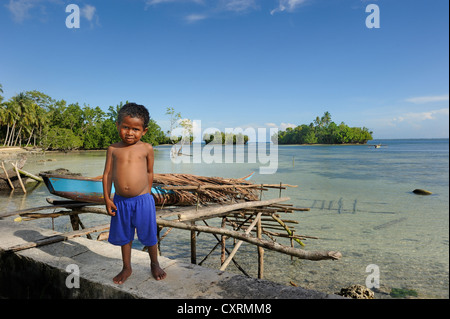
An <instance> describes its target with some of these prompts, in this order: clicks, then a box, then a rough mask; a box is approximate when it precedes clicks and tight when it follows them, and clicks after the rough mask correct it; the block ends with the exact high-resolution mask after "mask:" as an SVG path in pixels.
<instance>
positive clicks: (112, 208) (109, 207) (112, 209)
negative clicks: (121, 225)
mask: <svg viewBox="0 0 450 319" xmlns="http://www.w3.org/2000/svg"><path fill="white" fill-rule="evenodd" d="M105 205H106V211H107V212H108V215H110V216H116V212H117V207H116V205H114V202H113V201H112V200H110V199H107V200H106V201H105Z"/></svg>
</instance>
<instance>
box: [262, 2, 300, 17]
mask: <svg viewBox="0 0 450 319" xmlns="http://www.w3.org/2000/svg"><path fill="white" fill-rule="evenodd" d="M306 1H307V0H279V1H278V8H275V9H273V10H272V11H270V14H271V15H273V14H275V13H277V12H283V11H287V12H292V11H294V10H295V9H297V8H298V7H299V6H300V5H302V4H303V3H305V2H306Z"/></svg>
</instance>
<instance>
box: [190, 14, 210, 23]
mask: <svg viewBox="0 0 450 319" xmlns="http://www.w3.org/2000/svg"><path fill="white" fill-rule="evenodd" d="M206 18H208V16H207V15H204V14H190V15H188V16H186V18H185V20H186V21H187V22H189V23H194V22H197V21H200V20H204V19H206Z"/></svg>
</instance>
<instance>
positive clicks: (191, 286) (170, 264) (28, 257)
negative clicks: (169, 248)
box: [0, 220, 341, 299]
mask: <svg viewBox="0 0 450 319" xmlns="http://www.w3.org/2000/svg"><path fill="white" fill-rule="evenodd" d="M56 234H59V233H57V232H54V231H51V230H47V229H40V228H35V227H32V226H30V225H27V224H26V223H14V222H10V221H4V220H0V296H3V297H7V298H40V299H42V298H44V299H45V298H142V299H194V298H207V299H277V298H279V299H335V298H341V297H340V296H337V295H328V294H325V293H321V292H317V291H313V290H306V289H303V288H300V287H289V286H284V285H281V284H277V283H273V282H270V281H267V280H258V279H254V278H247V277H245V276H241V275H235V274H231V273H227V272H222V271H219V270H214V269H209V268H204V267H201V266H197V265H192V264H187V263H184V262H180V261H178V260H173V259H169V258H166V257H164V256H161V257H160V259H159V260H160V264H161V267H163V268H164V269H165V271H166V272H167V278H166V279H165V280H163V281H156V280H155V279H154V278H153V277H152V276H151V273H150V267H149V257H148V254H147V253H146V252H142V251H138V250H133V252H132V264H133V274H132V275H131V277H130V278H129V279H128V280H127V281H126V282H125V283H124V284H123V285H116V284H114V283H113V282H112V278H113V277H114V276H115V275H116V274H117V273H118V272H119V271H120V269H121V268H122V260H121V253H120V248H119V247H116V246H113V245H111V244H109V243H106V242H99V241H95V240H89V239H86V238H75V239H71V240H68V241H64V242H59V243H54V244H51V245H46V246H42V247H38V248H30V249H27V250H23V251H20V252H17V253H11V252H6V251H5V250H7V249H8V248H9V247H12V246H15V245H19V244H23V243H26V242H30V241H35V240H37V239H39V238H42V237H44V236H51V235H56ZM68 265H76V266H78V268H79V275H80V286H79V288H68V287H67V286H66V279H67V278H68V276H70V275H72V276H73V273H71V272H67V271H66V267H67V266H68ZM69 279H70V278H69Z"/></svg>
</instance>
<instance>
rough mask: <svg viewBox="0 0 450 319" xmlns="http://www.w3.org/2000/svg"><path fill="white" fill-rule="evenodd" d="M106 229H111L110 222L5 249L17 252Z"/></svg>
mask: <svg viewBox="0 0 450 319" xmlns="http://www.w3.org/2000/svg"><path fill="white" fill-rule="evenodd" d="M106 229H109V224H104V225H99V226H94V227H90V228H86V229H83V230H76V231H73V232H69V233H63V234H60V235H55V236H49V237H44V238H41V239H38V240H36V241H35V242H31V243H25V244H20V245H16V246H13V247H9V248H7V249H5V250H6V251H11V252H17V251H21V250H25V249H29V248H34V247H40V246H44V245H49V244H53V243H57V242H61V241H65V240H67V239H71V238H75V237H80V236H84V235H87V234H90V233H95V232H100V231H103V230H106Z"/></svg>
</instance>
